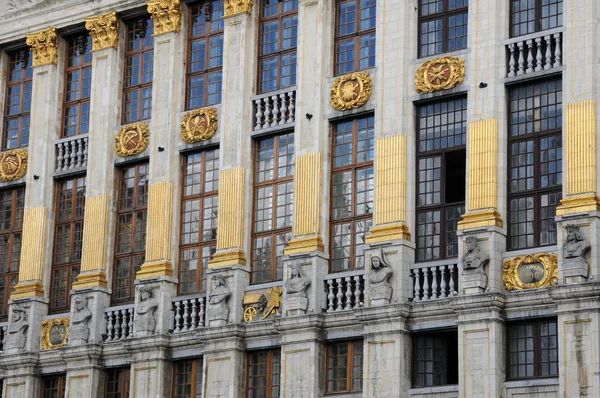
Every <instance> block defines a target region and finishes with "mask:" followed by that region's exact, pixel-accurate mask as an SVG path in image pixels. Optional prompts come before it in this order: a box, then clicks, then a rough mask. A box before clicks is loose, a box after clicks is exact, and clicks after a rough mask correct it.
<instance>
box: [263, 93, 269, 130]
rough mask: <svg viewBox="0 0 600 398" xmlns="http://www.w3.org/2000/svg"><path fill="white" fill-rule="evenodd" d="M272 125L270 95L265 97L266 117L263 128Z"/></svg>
mask: <svg viewBox="0 0 600 398" xmlns="http://www.w3.org/2000/svg"><path fill="white" fill-rule="evenodd" d="M270 126H271V101H269V97H265V118H264V121H263V125H262V128H263V129H266V128H267V127H270Z"/></svg>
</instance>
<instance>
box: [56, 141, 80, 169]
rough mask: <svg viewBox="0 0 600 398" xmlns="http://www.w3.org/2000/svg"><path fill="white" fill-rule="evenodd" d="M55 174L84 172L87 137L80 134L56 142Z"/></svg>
mask: <svg viewBox="0 0 600 398" xmlns="http://www.w3.org/2000/svg"><path fill="white" fill-rule="evenodd" d="M55 146H56V169H55V172H56V173H64V172H77V171H82V170H85V168H86V167H87V162H88V135H87V134H82V135H77V136H75V137H67V138H62V139H60V140H57V141H56V142H55Z"/></svg>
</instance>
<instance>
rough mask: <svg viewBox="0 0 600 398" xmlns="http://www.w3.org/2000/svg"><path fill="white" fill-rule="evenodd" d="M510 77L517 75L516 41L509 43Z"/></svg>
mask: <svg viewBox="0 0 600 398" xmlns="http://www.w3.org/2000/svg"><path fill="white" fill-rule="evenodd" d="M508 52H509V58H508V77H513V76H516V73H515V43H510V44H509V45H508Z"/></svg>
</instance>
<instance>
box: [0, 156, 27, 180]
mask: <svg viewBox="0 0 600 398" xmlns="http://www.w3.org/2000/svg"><path fill="white" fill-rule="evenodd" d="M27 161H28V154H27V150H26V149H13V150H12V151H7V152H4V153H2V154H0V182H7V181H15V180H18V179H20V178H23V176H25V173H27Z"/></svg>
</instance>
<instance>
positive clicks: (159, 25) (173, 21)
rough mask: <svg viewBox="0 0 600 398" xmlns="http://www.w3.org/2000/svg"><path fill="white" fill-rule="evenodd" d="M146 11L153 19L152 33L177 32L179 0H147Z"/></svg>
mask: <svg viewBox="0 0 600 398" xmlns="http://www.w3.org/2000/svg"><path fill="white" fill-rule="evenodd" d="M148 13H150V14H151V17H152V20H153V21H154V35H155V36H156V35H160V34H163V33H169V32H179V29H180V27H181V2H180V1H179V0H151V1H148Z"/></svg>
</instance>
